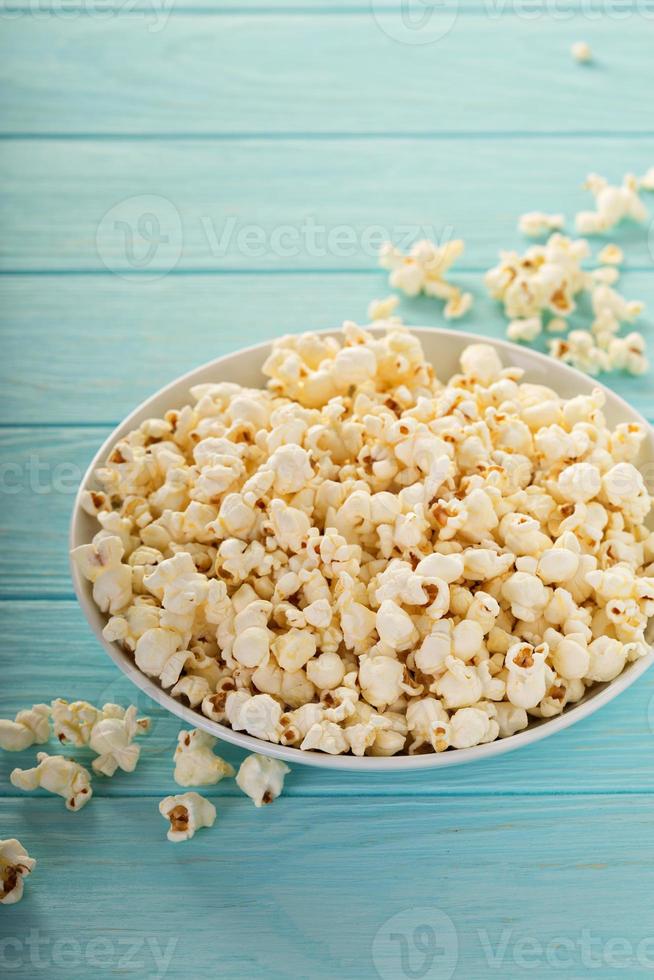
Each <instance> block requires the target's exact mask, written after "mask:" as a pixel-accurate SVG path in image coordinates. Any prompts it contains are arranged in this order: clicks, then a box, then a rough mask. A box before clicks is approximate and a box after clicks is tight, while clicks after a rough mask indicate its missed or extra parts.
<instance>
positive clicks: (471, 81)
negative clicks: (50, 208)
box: [0, 3, 654, 135]
mask: <svg viewBox="0 0 654 980" xmlns="http://www.w3.org/2000/svg"><path fill="white" fill-rule="evenodd" d="M310 6H311V5H309V7H310ZM439 6H440V5H437V7H436V10H437V13H435V14H433V15H432V16H427V17H426V18H425V19H424V23H423V25H422V28H417V27H416V28H411V27H409V28H407V27H406V24H407V23H409V24H410V23H411V22H410V20H409V18H405V20H404V22H403V20H402V15H401V5H400V4H397V5H396V6H395V8H394V11H393V12H383V7H381V6H380V7H378V6H377V5H376V3H375V4H373V5H368V4H365V3H364V4H360V5H358V6H355V7H354V8H349V10H348V11H345V12H343V14H342V15H341V17H340V18H337V17H336V16H335V12H333V11H332V12H329V11H328V12H327V13H324V12H322V11H323V10H324V6H323V8H322V9H321V8H318V9H317V10H315V11H311V9H309V10H307V9H306V7H305V8H302V9H300V10H298V11H297V12H295V13H293V12H292V11H289V12H288V13H286V14H285V15H284V16H280V15H279V14H277V13H274V12H273V13H271V14H268V13H267V12H265V5H264V9H263V10H261V9H259V11H258V12H257V14H256V16H253V15H252V14H249V15H248V14H247V13H246V14H245V15H242V14H239V13H238V11H237V10H235V12H233V13H226V14H225V15H224V16H220V17H215V16H202V15H201V14H200V15H198V14H197V11H196V15H194V16H185V15H184V13H183V11H182V10H181V9H178V8H177V7H176V6H175V8H174V10H173V12H171V14H170V15H169V14H168V11H169V10H170V7H169V6H168V4H165V3H160V4H158V5H155V4H154V3H152V4H151V5H149V6H147V5H146V7H145V11H146V12H144V13H142V14H141V15H136V14H133V15H131V16H123V17H116V16H113V17H112V16H110V15H108V14H107V13H105V14H104V16H98V15H96V16H80V17H75V16H74V15H73V14H69V15H68V16H67V17H56V16H53V17H46V16H44V15H43V14H41V15H40V16H39V17H36V18H35V17H21V16H15V18H14V19H10V20H9V21H8V22H6V23H5V25H4V28H3V33H4V35H5V55H4V58H3V64H2V68H1V69H0V80H1V84H2V88H3V103H2V111H1V113H0V128H1V129H2V130H4V131H5V132H11V133H57V134H60V133H87V132H95V133H98V132H100V133H107V134H112V133H131V134H138V135H140V134H143V133H146V134H147V133H150V134H151V133H178V132H183V133H198V134H208V133H224V132H237V133H261V132H266V133H268V132H271V133H286V132H289V131H290V132H318V133H325V132H332V133H334V132H335V133H357V134H360V133H366V132H372V133H383V132H397V133H442V132H448V131H452V132H488V133H497V132H499V131H509V132H516V131H522V132H528V133H541V134H543V133H547V132H565V133H574V134H580V133H587V134H592V133H596V132H598V131H600V132H606V130H607V120H611V124H610V127H608V128H610V130H611V132H613V133H618V132H622V133H627V132H629V133H643V132H648V133H650V135H651V133H652V129H653V126H652V120H651V113H650V112H649V111H648V110H649V93H648V90H647V88H646V87H645V86H642V85H641V84H640V73H641V63H640V60H639V58H638V54H639V51H640V50H641V47H642V36H643V30H645V31H647V30H651V27H652V21H653V20H654V10H652V12H651V14H650V16H649V18H648V17H647V16H646V12H645V11H644V9H643V13H642V14H641V16H638V15H637V14H632V16H630V17H627V18H625V19H624V20H623V21H622V23H621V24H620V44H619V45H616V44H614V43H613V41H612V33H613V27H614V25H613V24H612V23H611V21H610V20H609V19H608V18H604V19H595V20H590V19H588V18H586V17H583V16H579V15H578V16H572V17H565V18H563V17H556V16H551V15H550V16H546V15H545V16H544V15H541V16H536V17H533V16H532V17H529V16H525V17H519V16H511V15H509V16H508V17H507V16H501V15H500V13H499V11H501V10H502V9H506V8H507V5H502V4H486V5H484V4H479V5H478V6H477V7H475V8H474V11H475V12H473V13H465V12H461V14H459V10H458V8H457V5H456V4H453V5H450V7H449V9H447V8H446V9H445V10H441V11H438V7H439ZM103 7H104V5H103ZM509 9H510V8H509ZM373 11H374V12H375V14H376V16H373ZM537 12H538V11H537ZM416 20H417V21H418V24H420V20H419V19H418V18H416ZM507 22H508V23H509V24H510V28H509V29H507ZM341 24H342V28H341ZM580 31H581V33H582V36H583V37H584V38H585V39H587V40H588V41H589V43H590V44H591V45H592V47H593V48H594V49H595V50H596V52H597V57H596V61H595V62H594V64H593V65H592V66H587V67H581V68H580V66H579V65H578V64H576V63H575V62H574V60H573V59H572V58H571V56H570V53H569V48H570V44H571V41H572V40H574V38H575V37H576V36H577V34H578V33H579V32H580ZM404 41H408V43H403V42H404ZM480 50H483V52H484V58H483V59H480V57H479V52H480ZM545 65H546V66H548V69H549V71H548V73H547V83H546V85H544V84H543V83H544V75H543V67H544V66H545ZM162 66H165V75H166V81H165V85H163V86H162V84H161V82H162V79H161V73H162ZM407 69H409V70H407ZM308 77H310V78H311V84H310V85H307V84H306V82H305V80H306V79H307V78H308ZM516 78H520V80H521V82H520V84H519V85H517V84H516ZM617 78H619V79H620V84H619V85H618V84H616V79H617ZM625 91H628V92H629V93H630V97H629V99H625V98H624V93H625ZM71 92H74V93H75V98H70V93H71Z"/></svg>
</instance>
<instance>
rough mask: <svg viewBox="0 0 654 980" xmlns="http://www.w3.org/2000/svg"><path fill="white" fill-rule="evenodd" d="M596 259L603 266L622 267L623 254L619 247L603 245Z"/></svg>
mask: <svg viewBox="0 0 654 980" xmlns="http://www.w3.org/2000/svg"><path fill="white" fill-rule="evenodd" d="M597 258H598V259H599V261H600V262H602V263H604V264H605V265H622V263H623V262H624V253H623V251H622V249H621V248H620V246H619V245H613V244H611V245H605V246H604V248H603V249H602V250H601V251H600V252H599V254H598V256H597Z"/></svg>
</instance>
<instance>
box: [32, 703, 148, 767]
mask: <svg viewBox="0 0 654 980" xmlns="http://www.w3.org/2000/svg"><path fill="white" fill-rule="evenodd" d="M50 710H51V712H52V723H53V728H54V734H55V738H57V739H58V740H59V741H60V742H61V743H62V745H74V746H77V747H79V746H82V745H89V744H90V742H91V737H92V735H93V731H94V728H95V726H96V725H98V724H99V723H100V722H101V721H108V720H110V719H113V720H116V721H124V719H125V717H126V715H127V712H126V710H125V708H121V706H120V705H118V704H105V705H104V707H103V708H96V707H94V706H93V705H92V704H89V702H88V701H72V702H69V701H66V700H65V699H64V698H56V700H54V701H53V702H52V704H51V705H50ZM127 710H128V711H129V712H130V715H129V723H128V724H129V727H130V728H133V730H134V734H135V735H136V734H140V733H143V732H146V731H147V730H148V728H149V727H150V720H149V719H148V718H138V719H137V718H136V708H135V707H133V706H131V707H130V708H128V709H127ZM109 727H111V726H109ZM137 758H138V757H137Z"/></svg>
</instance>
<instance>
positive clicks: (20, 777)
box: [9, 752, 93, 810]
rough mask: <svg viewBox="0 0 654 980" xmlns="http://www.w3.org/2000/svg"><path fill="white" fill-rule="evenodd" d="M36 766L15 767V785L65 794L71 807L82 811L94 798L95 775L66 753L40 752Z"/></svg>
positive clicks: (12, 782) (67, 803)
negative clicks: (49, 753) (92, 787)
mask: <svg viewBox="0 0 654 980" xmlns="http://www.w3.org/2000/svg"><path fill="white" fill-rule="evenodd" d="M36 759H37V762H38V765H37V766H35V767H34V768H33V769H14V770H13V771H12V772H11V773H10V776H9V779H10V781H11V784H12V786H16V787H17V788H18V789H23V790H32V789H38V787H39V786H40V787H42V789H45V790H47V791H48V793H55V794H56V795H57V796H63V798H64V799H65V801H66V809H67V810H81V808H82V807H83V806H85V805H86V804H87V803H88V802H89V800H90V799H91V797H92V796H93V790H92V789H91V776H90V775H89V773H88V771H87V770H86V769H85V768H84V766H81V765H80V764H79V763H78V762H74V761H73V760H72V759H65V758H64V757H63V755H48V753H47V752H39V753H38V754H37V756H36Z"/></svg>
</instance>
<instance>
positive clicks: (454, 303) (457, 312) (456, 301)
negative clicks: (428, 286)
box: [443, 292, 473, 320]
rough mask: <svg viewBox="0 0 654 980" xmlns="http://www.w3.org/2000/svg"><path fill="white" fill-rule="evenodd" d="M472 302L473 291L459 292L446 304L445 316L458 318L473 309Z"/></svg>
mask: <svg viewBox="0 0 654 980" xmlns="http://www.w3.org/2000/svg"><path fill="white" fill-rule="evenodd" d="M472 303H473V298H472V293H459V292H457V293H455V294H454V295H453V296H451V297H450V299H448V301H447V303H446V304H445V307H444V308H443V316H444V317H445V319H446V320H458V319H459V318H460V317H462V316H465V315H466V313H468V312H469V311H470V310H471V309H472Z"/></svg>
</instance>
